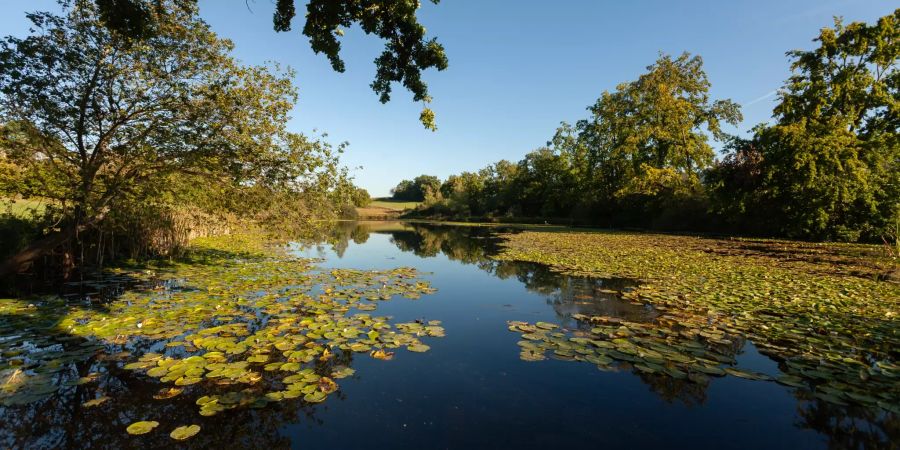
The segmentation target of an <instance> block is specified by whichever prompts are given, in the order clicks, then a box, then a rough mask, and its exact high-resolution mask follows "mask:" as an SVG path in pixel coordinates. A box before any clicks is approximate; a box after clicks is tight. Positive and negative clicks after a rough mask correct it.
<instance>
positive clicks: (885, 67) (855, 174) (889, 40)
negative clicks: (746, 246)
mask: <svg viewBox="0 0 900 450" xmlns="http://www.w3.org/2000/svg"><path fill="white" fill-rule="evenodd" d="M815 41H816V42H818V46H817V47H816V48H814V49H812V50H797V51H792V52H789V53H788V56H790V57H791V59H793V63H792V65H791V69H792V71H793V75H792V76H791V77H790V78H789V79H788V80H787V82H786V83H785V85H784V87H783V88H782V90H781V91H780V93H779V95H780V102H779V104H778V106H777V107H776V108H775V111H774V116H775V119H776V123H775V124H774V125H772V126H759V127H757V128H756V132H755V134H754V136H753V137H752V138H751V139H748V140H746V141H740V142H738V143H736V145H734V151H733V152H732V153H731V155H730V157H729V160H728V161H727V163H726V165H725V166H723V168H722V169H723V170H722V171H720V172H719V173H718V176H719V179H718V182H719V188H718V190H719V194H720V196H724V198H723V199H724V201H725V202H734V203H737V204H738V205H739V207H740V209H739V210H738V211H737V212H744V213H745V215H744V216H741V217H742V219H743V220H745V221H746V222H751V223H754V222H755V223H757V224H758V225H759V227H758V228H759V229H760V230H759V231H761V232H766V233H777V234H786V235H788V236H792V237H803V238H813V239H842V240H856V239H859V238H877V237H878V236H881V235H885V234H888V233H889V230H891V229H894V228H895V227H897V224H898V221H900V140H898V135H897V130H898V129H900V70H898V67H897V61H898V59H900V9H898V10H896V11H895V12H894V13H893V14H891V15H888V16H885V17H882V18H880V19H878V21H877V22H876V23H874V24H866V23H862V22H854V23H851V24H849V25H844V24H842V22H841V21H840V19H836V20H835V23H834V27H833V28H823V29H822V30H821V31H820V33H819V36H818V37H817V38H816V39H815ZM894 232H896V231H894Z"/></svg>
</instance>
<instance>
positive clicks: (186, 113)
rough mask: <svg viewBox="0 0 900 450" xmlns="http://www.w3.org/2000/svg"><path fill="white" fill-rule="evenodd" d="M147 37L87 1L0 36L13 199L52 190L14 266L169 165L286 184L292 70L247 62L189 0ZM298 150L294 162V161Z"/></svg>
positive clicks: (168, 8) (290, 171) (36, 16)
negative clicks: (39, 232) (121, 27)
mask: <svg viewBox="0 0 900 450" xmlns="http://www.w3.org/2000/svg"><path fill="white" fill-rule="evenodd" d="M159 3H160V4H161V5H163V9H164V10H165V13H161V14H159V15H156V16H154V22H153V23H154V27H155V30H154V33H153V34H152V35H150V36H148V37H146V38H145V39H143V40H141V41H139V42H126V41H127V40H128V39H129V38H127V37H124V36H122V35H120V34H119V33H116V32H114V31H110V29H109V28H108V27H106V26H105V25H104V23H103V20H102V19H101V15H100V13H99V11H98V10H97V9H96V8H95V7H94V6H93V4H92V3H89V2H76V3H75V4H74V5H73V6H71V7H69V8H68V9H67V10H66V11H65V14H64V15H55V14H52V13H33V14H30V15H29V19H31V21H32V22H33V31H32V34H31V35H29V36H27V37H25V38H16V37H7V38H6V39H5V40H4V41H3V43H2V44H0V114H2V117H0V120H2V122H4V123H5V124H6V125H5V127H4V129H3V130H4V132H3V136H2V138H3V146H4V147H5V151H6V156H7V159H8V160H10V161H12V162H13V163H14V164H15V165H16V166H18V167H20V168H23V170H24V171H25V173H26V176H24V177H22V178H24V179H27V180H28V183H27V184H23V185H21V186H19V187H18V188H19V190H20V192H17V193H19V194H23V195H26V196H27V195H37V196H41V197H46V198H51V199H53V200H55V201H56V204H57V205H58V206H59V207H60V208H61V213H62V214H61V216H62V218H63V220H62V224H63V226H62V230H61V231H60V232H58V233H52V234H50V235H49V236H47V238H46V239H44V240H43V241H40V242H37V243H35V245H34V246H32V247H31V248H29V249H28V250H26V251H25V252H23V253H21V254H19V255H18V256H17V257H16V258H13V259H12V260H10V261H7V262H6V264H4V265H3V267H2V268H0V272H4V271H6V272H8V271H10V270H14V269H15V268H16V267H18V266H19V265H20V264H22V263H23V262H27V261H28V260H30V259H32V258H34V257H35V256H37V255H39V254H40V253H41V252H42V251H45V250H47V248H49V247H52V246H54V245H56V244H58V243H60V242H63V241H65V240H67V239H69V238H70V237H71V236H72V235H73V234H76V233H79V232H81V231H83V230H86V229H89V228H91V227H92V226H95V225H96V224H97V223H99V222H100V221H102V220H103V219H104V217H106V215H107V214H108V212H109V211H110V210H111V209H113V208H115V207H116V206H117V205H121V203H118V202H120V201H122V200H123V199H125V198H128V199H129V200H131V201H135V200H140V195H141V194H142V193H147V192H148V191H152V190H154V189H159V188H160V187H165V185H166V184H167V183H168V180H170V177H171V176H172V175H173V174H182V175H189V176H194V177H203V178H206V179H208V180H216V179H223V178H225V179H229V180H231V181H233V182H235V183H244V184H246V183H252V182H253V181H254V180H260V179H263V178H266V177H268V178H269V179H272V180H274V179H277V178H279V177H280V178H281V179H282V180H285V179H290V178H292V177H295V176H296V175H297V173H296V170H295V169H296V168H298V167H303V165H304V164H312V163H313V160H308V161H301V160H297V157H298V156H297V155H302V154H303V152H304V150H303V149H302V148H301V147H302V145H303V139H302V138H301V137H296V136H292V135H290V134H289V133H286V131H285V129H284V126H285V124H286V122H287V114H288V112H289V111H290V109H291V107H292V106H293V102H294V100H295V97H296V93H295V89H294V87H293V86H292V85H291V82H290V78H289V77H288V76H286V75H285V74H283V73H273V72H272V71H270V70H269V69H266V68H262V67H246V66H242V65H240V64H238V63H237V62H236V61H235V60H234V59H233V58H232V57H231V56H230V51H231V48H232V44H231V43H230V42H229V41H227V40H222V39H219V38H218V37H216V35H215V34H214V33H212V31H210V30H209V27H208V26H207V24H206V23H204V22H203V21H201V20H200V19H199V18H198V16H197V11H196V9H194V8H190V7H183V8H178V7H174V5H175V2H172V3H170V2H168V1H163V0H159ZM291 158H293V159H291Z"/></svg>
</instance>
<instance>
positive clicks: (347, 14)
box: [72, 0, 447, 131]
mask: <svg viewBox="0 0 900 450" xmlns="http://www.w3.org/2000/svg"><path fill="white" fill-rule="evenodd" d="M72 1H75V3H78V4H84V6H87V3H88V2H87V1H86V0H72ZM431 1H432V3H435V4H437V3H438V2H439V0H431ZM94 2H95V3H96V8H97V10H98V12H99V15H100V18H101V19H102V21H103V23H104V24H105V25H106V26H107V27H108V28H109V29H110V30H112V31H114V32H116V33H117V34H120V35H122V36H123V37H126V38H129V39H136V40H144V39H148V38H152V37H153V36H154V35H156V34H157V33H159V32H161V29H162V28H163V25H162V23H161V21H160V19H161V18H162V17H164V16H165V15H167V14H177V13H178V10H193V9H196V6H197V1H196V0H167V1H158V0H94ZM420 6H421V4H420V2H418V1H409V0H375V1H372V0H311V1H309V2H306V14H305V16H304V19H305V22H304V25H303V35H304V36H306V37H308V38H309V43H310V46H311V47H312V49H313V51H314V52H316V53H324V54H325V56H326V57H328V60H329V61H330V62H331V67H332V68H333V69H334V70H335V71H337V72H343V71H344V69H345V66H344V61H343V60H342V59H341V57H340V51H341V43H340V40H339V39H340V37H341V36H343V35H344V29H348V28H350V27H352V26H353V25H359V26H360V28H362V30H363V31H364V32H365V33H366V34H374V35H377V36H378V37H380V38H381V39H383V40H384V41H385V44H384V51H383V52H382V53H381V55H380V56H379V57H378V58H376V59H375V67H376V75H375V80H374V81H373V82H372V84H371V87H372V89H373V90H374V91H375V92H376V93H377V94H378V95H379V97H380V99H381V102H382V103H386V102H388V101H389V100H390V98H391V84H392V83H394V82H398V83H401V84H403V86H404V87H405V88H406V89H408V90H409V91H410V92H412V94H413V100H414V101H417V102H418V101H421V102H425V103H428V102H429V101H430V97H429V96H428V86H427V84H426V83H425V82H424V81H423V80H422V71H424V70H427V69H430V68H436V69H437V70H444V69H446V68H447V55H446V54H445V53H444V47H443V46H442V45H441V44H440V43H438V42H437V39H435V38H432V39H426V37H425V33H426V30H425V27H424V26H422V25H421V24H420V23H419V21H418V18H417V17H416V12H417V11H418V9H419V7H420ZM296 15H297V11H296V7H295V1H294V0H278V2H277V3H276V8H275V14H274V16H273V27H274V29H275V31H279V32H286V31H290V30H291V25H292V22H293V20H294V18H295V17H296ZM419 119H420V121H421V122H422V125H423V126H424V127H425V128H427V129H430V130H432V131H434V130H436V129H437V127H436V125H435V117H434V112H433V111H431V109H429V108H427V107H426V108H424V109H423V110H422V114H421V115H420V117H419Z"/></svg>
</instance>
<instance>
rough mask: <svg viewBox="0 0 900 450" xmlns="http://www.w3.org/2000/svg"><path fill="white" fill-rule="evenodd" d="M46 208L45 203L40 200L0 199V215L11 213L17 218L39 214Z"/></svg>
mask: <svg viewBox="0 0 900 450" xmlns="http://www.w3.org/2000/svg"><path fill="white" fill-rule="evenodd" d="M46 208H47V201H46V200H41V199H21V198H0V213H6V212H9V213H12V215H14V216H17V217H23V216H27V215H30V214H31V213H32V212H38V213H41V212H43V211H44V209H46Z"/></svg>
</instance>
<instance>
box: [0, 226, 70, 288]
mask: <svg viewBox="0 0 900 450" xmlns="http://www.w3.org/2000/svg"><path fill="white" fill-rule="evenodd" d="M76 230H77V228H76V227H74V226H70V227H66V228H65V229H63V230H61V231H58V232H56V233H52V234H50V235H48V236H44V237H42V238H40V239H38V240H37V241H34V242H32V243H31V244H30V245H29V246H28V247H26V248H25V249H24V250H22V251H20V252H19V253H16V254H15V255H13V256H10V257H9V258H7V259H6V261H3V263H2V264H0V278H6V277H9V276H11V275H14V274H17V273H19V272H21V271H23V270H25V269H26V268H28V265H29V264H30V263H31V262H32V261H34V260H35V259H37V258H39V257H41V256H43V255H45V254H47V253H50V252H51V251H53V249H55V248H56V247H58V246H60V245H62V244H64V243H65V242H66V241H68V240H69V239H71V238H73V237H74V236H75V232H76Z"/></svg>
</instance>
